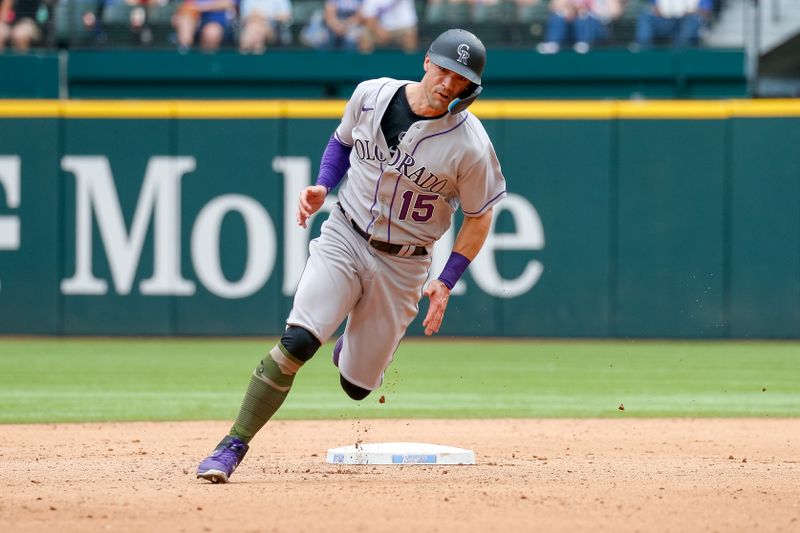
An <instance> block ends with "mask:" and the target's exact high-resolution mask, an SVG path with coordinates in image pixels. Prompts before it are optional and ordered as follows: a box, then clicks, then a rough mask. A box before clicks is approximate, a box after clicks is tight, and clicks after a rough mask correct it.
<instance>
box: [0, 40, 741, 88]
mask: <svg viewBox="0 0 800 533" xmlns="http://www.w3.org/2000/svg"><path fill="white" fill-rule="evenodd" d="M423 59H424V53H423V51H420V52H418V53H415V54H406V53H403V52H400V51H397V50H379V51H376V52H374V53H372V54H355V53H349V52H342V51H321V50H281V49H276V50H270V51H269V53H267V54H255V55H254V54H239V53H236V52H234V51H221V52H218V53H214V54H206V53H201V52H192V53H187V54H179V53H177V52H176V51H174V50H69V51H66V50H65V51H61V52H59V53H58V54H56V53H53V52H39V53H31V54H11V53H5V54H3V53H0V98H59V97H60V98H73V99H78V98H81V99H84V98H95V99H101V98H112V99H113V98H121V99H124V98H142V99H243V98H248V99H265V98H270V99H274V98H308V99H319V98H348V97H349V96H350V94H351V93H352V91H353V89H354V88H355V86H356V85H357V84H358V83H359V82H360V81H361V80H364V79H369V78H377V77H380V76H387V75H391V76H393V77H395V78H399V79H410V80H415V79H419V77H420V76H421V75H422V62H423ZM483 80H484V81H483V85H484V93H483V97H485V98H492V99H576V98H617V99H625V98H672V99H685V98H693V99H697V98H742V97H746V96H747V95H748V81H747V59H746V55H745V51H744V50H742V49H738V48H734V49H713V48H696V49H695V48H692V49H671V48H667V49H655V50H646V51H641V52H636V53H632V52H629V51H628V50H627V49H613V48H608V49H597V50H592V53H591V54H576V53H572V52H566V53H561V54H553V55H542V54H537V53H535V52H534V51H532V50H530V49H525V48H519V49H494V48H493V49H491V50H489V61H488V64H487V66H486V70H485V72H484V75H483Z"/></svg>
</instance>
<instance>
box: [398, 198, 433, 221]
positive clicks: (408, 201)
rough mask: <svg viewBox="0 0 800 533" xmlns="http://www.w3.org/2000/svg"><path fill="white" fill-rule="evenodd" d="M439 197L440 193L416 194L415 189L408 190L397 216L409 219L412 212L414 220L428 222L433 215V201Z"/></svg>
mask: <svg viewBox="0 0 800 533" xmlns="http://www.w3.org/2000/svg"><path fill="white" fill-rule="evenodd" d="M437 198H439V195H438V194H416V193H415V192H414V191H406V192H404V193H403V205H402V206H400V214H399V215H398V216H397V218H399V219H400V220H408V218H409V214H410V215H411V220H413V221H414V222H427V221H428V220H430V219H431V217H432V216H433V208H434V205H433V202H434V200H436V199H437ZM412 204H413V206H412ZM409 211H410V213H409Z"/></svg>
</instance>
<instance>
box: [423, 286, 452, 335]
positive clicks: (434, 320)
mask: <svg viewBox="0 0 800 533" xmlns="http://www.w3.org/2000/svg"><path fill="white" fill-rule="evenodd" d="M424 294H425V296H427V297H428V299H429V300H430V306H429V307H428V314H427V315H426V316H425V320H423V321H422V325H423V326H424V327H425V335H428V336H430V335H433V334H434V333H438V332H439V328H440V327H441V325H442V320H444V312H445V310H446V309H447V301H448V300H449V299H450V289H448V288H447V286H446V285H445V284H444V283H442V282H441V281H439V280H438V279H435V280H433V281H431V282H430V283H428V286H427V287H426V288H425V293H424Z"/></svg>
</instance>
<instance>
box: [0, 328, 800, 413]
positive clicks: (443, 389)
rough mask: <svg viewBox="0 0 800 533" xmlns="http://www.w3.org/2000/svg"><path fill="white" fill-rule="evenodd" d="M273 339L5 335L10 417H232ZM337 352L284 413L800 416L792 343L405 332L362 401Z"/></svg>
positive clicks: (799, 364)
mask: <svg viewBox="0 0 800 533" xmlns="http://www.w3.org/2000/svg"><path fill="white" fill-rule="evenodd" d="M273 344H274V340H273V339H245V340H240V339H231V340H225V339H208V340H205V339H186V340H183V339H178V340H174V339H141V340H139V339H65V338H53V339H2V338H0V423H32V422H81V421H122V420H206V419H218V420H232V419H233V418H234V417H235V415H236V412H237V411H238V408H239V403H240V401H241V398H242V395H243V393H244V390H245V387H246V385H247V382H248V380H249V376H250V373H251V372H252V369H253V368H254V367H255V365H256V364H257V363H258V360H259V359H260V357H261V355H262V354H264V353H266V350H267V349H268V348H269V347H271V346H272V345H273ZM330 350H331V344H328V345H326V346H323V348H322V349H321V350H320V352H319V353H318V354H317V356H316V357H315V358H314V359H312V360H311V361H310V362H309V363H308V364H307V365H306V366H305V367H304V368H303V369H302V370H301V372H300V374H299V375H298V378H297V379H296V380H295V387H294V389H293V391H292V393H291V394H290V395H289V398H288V400H287V401H286V404H285V405H284V407H283V408H282V410H281V411H280V412H279V413H278V415H277V417H276V418H282V419H299V418H324V419H328V418H330V419H336V418H346V419H350V418H397V417H417V418H422V417H424V418H497V417H663V416H670V417H676V416H677V417H686V416H724V417H734V416H759V417H764V416H771V417H785V416H791V417H794V416H800V343H796V342H651V341H646V342H645V341H551V340H525V341H522V340H462V339H460V340H448V339H437V340H434V341H427V340H416V339H409V340H406V341H404V342H403V344H402V345H401V347H400V349H399V350H398V352H397V354H396V358H395V362H394V363H393V364H392V366H391V367H390V368H389V370H388V371H387V372H386V377H385V382H384V385H383V387H382V388H381V389H380V390H379V391H376V392H374V393H373V394H372V395H371V396H369V397H368V398H367V399H366V400H364V401H362V402H353V401H351V400H350V399H349V398H347V397H346V396H345V394H344V393H343V392H342V391H341V390H340V389H339V384H338V381H339V380H338V374H337V371H336V369H335V368H334V367H333V365H332V364H331V361H330ZM381 395H383V396H385V399H386V402H385V403H379V402H378V399H379V397H380V396H381ZM620 404H624V406H625V410H624V411H620V410H619V409H618V407H619V405H620Z"/></svg>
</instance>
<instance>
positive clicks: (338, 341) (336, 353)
mask: <svg viewBox="0 0 800 533" xmlns="http://www.w3.org/2000/svg"><path fill="white" fill-rule="evenodd" d="M343 344H344V336H341V337H339V338H338V339H336V344H335V345H334V346H333V366H335V367H336V368H339V354H340V353H342V345H343Z"/></svg>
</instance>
